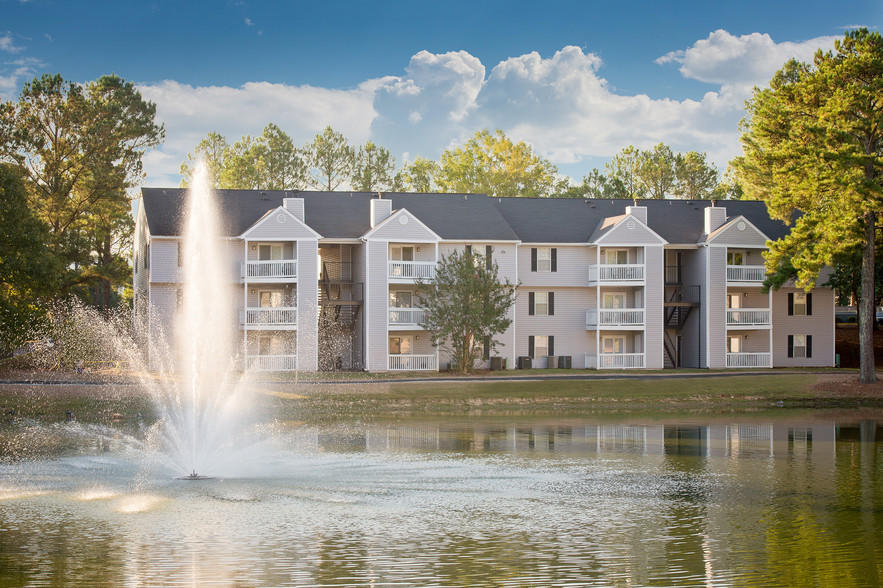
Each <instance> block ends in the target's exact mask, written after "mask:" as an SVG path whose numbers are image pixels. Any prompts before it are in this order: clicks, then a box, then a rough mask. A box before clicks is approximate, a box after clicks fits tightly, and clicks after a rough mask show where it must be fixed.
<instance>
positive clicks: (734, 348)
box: [727, 336, 742, 353]
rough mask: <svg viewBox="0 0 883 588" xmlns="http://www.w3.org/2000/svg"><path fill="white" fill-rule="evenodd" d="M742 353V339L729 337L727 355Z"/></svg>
mask: <svg viewBox="0 0 883 588" xmlns="http://www.w3.org/2000/svg"><path fill="white" fill-rule="evenodd" d="M741 352H742V337H738V336H733V337H727V353H741Z"/></svg>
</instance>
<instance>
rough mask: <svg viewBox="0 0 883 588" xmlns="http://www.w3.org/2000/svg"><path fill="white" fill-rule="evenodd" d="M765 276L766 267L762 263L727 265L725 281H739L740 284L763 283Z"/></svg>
mask: <svg viewBox="0 0 883 588" xmlns="http://www.w3.org/2000/svg"><path fill="white" fill-rule="evenodd" d="M765 278H766V268H765V267H764V266H762V265H728V266H727V282H739V283H742V284H757V285H760V284H762V283H763V281H764V279H765Z"/></svg>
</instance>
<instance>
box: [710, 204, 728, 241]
mask: <svg viewBox="0 0 883 588" xmlns="http://www.w3.org/2000/svg"><path fill="white" fill-rule="evenodd" d="M725 222H727V209H726V208H724V207H723V206H707V207H706V208H705V234H706V235H710V234H711V233H713V232H714V231H716V230H717V229H719V228H720V227H721V225H723V224H724V223H725Z"/></svg>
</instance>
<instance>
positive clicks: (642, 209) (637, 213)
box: [625, 206, 647, 225]
mask: <svg viewBox="0 0 883 588" xmlns="http://www.w3.org/2000/svg"><path fill="white" fill-rule="evenodd" d="M625 213H626V214H630V215H632V216H633V217H635V218H636V219H638V220H639V221H641V222H642V223H644V224H645V225H646V224H647V207H646V206H626V207H625Z"/></svg>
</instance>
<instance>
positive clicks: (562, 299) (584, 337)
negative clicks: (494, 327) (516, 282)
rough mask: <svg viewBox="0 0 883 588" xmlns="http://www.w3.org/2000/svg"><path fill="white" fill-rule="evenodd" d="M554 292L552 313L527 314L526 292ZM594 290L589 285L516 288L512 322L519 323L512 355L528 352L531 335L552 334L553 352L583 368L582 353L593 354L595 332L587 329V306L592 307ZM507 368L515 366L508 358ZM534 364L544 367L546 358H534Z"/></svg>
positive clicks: (574, 365) (575, 366)
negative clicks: (516, 293)
mask: <svg viewBox="0 0 883 588" xmlns="http://www.w3.org/2000/svg"><path fill="white" fill-rule="evenodd" d="M530 291H534V292H537V291H538V292H554V293H555V314H554V315H553V316H537V315H534V316H530V315H529V313H528V292H530ZM593 299H594V289H592V290H591V291H590V290H589V288H530V289H527V288H519V290H518V298H517V300H516V301H515V321H516V323H517V325H518V332H517V340H516V341H515V356H516V359H517V357H520V356H523V355H527V354H528V337H529V336H530V335H534V336H536V335H552V336H554V337H555V349H554V352H555V355H556V356H557V355H569V356H571V358H572V361H573V367H574V368H582V367H584V365H583V362H584V355H585V354H586V353H593V352H594V347H595V333H594V331H587V330H586V328H585V327H586V308H588V307H590V306H593V305H594V302H593ZM509 362H510V367H515V365H514V364H513V360H511V359H510V360H509ZM533 367H535V368H536V367H540V368H542V367H546V362H545V359H541V358H536V359H534V361H533Z"/></svg>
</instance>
